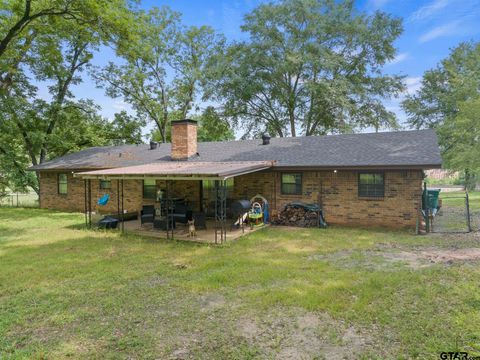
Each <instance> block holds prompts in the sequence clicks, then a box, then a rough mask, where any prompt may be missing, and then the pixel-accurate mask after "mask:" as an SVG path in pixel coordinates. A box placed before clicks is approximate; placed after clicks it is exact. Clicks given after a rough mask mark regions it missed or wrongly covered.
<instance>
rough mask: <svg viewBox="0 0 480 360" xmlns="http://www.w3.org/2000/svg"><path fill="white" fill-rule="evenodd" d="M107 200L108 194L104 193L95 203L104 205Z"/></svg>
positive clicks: (108, 198)
mask: <svg viewBox="0 0 480 360" xmlns="http://www.w3.org/2000/svg"><path fill="white" fill-rule="evenodd" d="M108 200H110V195H108V194H105V195H103V196H102V197H101V198H100V199H98V201H97V204H98V205H100V206H105V205H107V203H108Z"/></svg>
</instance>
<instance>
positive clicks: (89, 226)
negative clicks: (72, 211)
mask: <svg viewBox="0 0 480 360" xmlns="http://www.w3.org/2000/svg"><path fill="white" fill-rule="evenodd" d="M88 228H89V229H91V228H92V180H90V179H88Z"/></svg>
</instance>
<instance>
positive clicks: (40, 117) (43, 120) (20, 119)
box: [0, 0, 135, 191]
mask: <svg viewBox="0 0 480 360" xmlns="http://www.w3.org/2000/svg"><path fill="white" fill-rule="evenodd" d="M129 4H130V2H129V1H128V0H114V1H106V0H102V1H93V0H79V1H71V0H70V1H67V0H44V1H35V2H33V1H32V2H30V1H26V0H25V1H15V0H9V1H4V2H2V4H1V5H0V9H1V12H0V14H1V15H0V82H1V84H0V87H1V91H0V109H1V112H0V143H1V145H2V146H1V148H0V172H2V174H4V178H8V179H19V180H18V181H17V183H19V184H26V185H28V186H30V187H32V188H33V189H35V190H36V191H38V183H37V181H36V179H35V177H34V176H32V175H33V174H31V173H28V172H25V169H26V167H28V165H30V164H33V165H36V164H41V163H43V162H44V161H46V160H48V159H49V158H51V157H55V156H58V155H63V154H64V153H66V152H68V151H75V150H78V149H80V148H82V147H86V146H92V145H97V144H101V143H103V142H104V139H100V134H106V132H105V131H100V129H104V128H105V127H106V126H107V125H108V124H106V123H105V121H104V120H103V119H101V117H99V116H98V115H97V107H96V106H95V105H94V104H92V102H91V101H83V100H81V101H79V100H77V99H75V97H74V96H73V93H72V91H71V88H72V86H74V85H76V84H78V83H80V82H81V81H82V72H83V71H84V69H85V67H86V66H87V64H88V63H89V62H90V60H91V59H92V57H93V54H94V52H95V51H96V50H98V48H99V46H101V45H102V44H108V43H110V42H112V41H116V42H118V41H119V39H123V40H125V41H126V39H129V38H132V36H131V35H130V33H129V31H128V30H129V29H130V28H132V27H133V28H134V27H135V23H134V22H133V21H131V19H133V13H132V11H131V9H130V5H129ZM38 82H43V83H44V84H48V85H49V86H48V90H49V93H50V94H49V95H50V96H49V97H47V98H46V97H45V96H43V97H41V96H39V94H38V89H37V87H36V85H37V84H38ZM5 174H6V176H5Z"/></svg>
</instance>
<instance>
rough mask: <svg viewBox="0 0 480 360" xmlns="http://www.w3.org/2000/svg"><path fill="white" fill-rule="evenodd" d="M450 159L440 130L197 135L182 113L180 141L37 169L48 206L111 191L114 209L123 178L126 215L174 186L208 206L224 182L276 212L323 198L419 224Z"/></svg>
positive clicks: (339, 209) (401, 224)
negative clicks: (425, 188) (211, 138)
mask: <svg viewBox="0 0 480 360" xmlns="http://www.w3.org/2000/svg"><path fill="white" fill-rule="evenodd" d="M441 164H442V160H441V157H440V151H439V146H438V140H437V136H436V134H435V132H434V131H433V130H418V131H397V132H380V133H368V134H345V135H327V136H306V137H293V138H271V139H270V138H269V137H268V136H263V137H262V139H253V140H236V141H221V142H203V143H202V142H201V143H197V123H196V122H195V121H192V120H181V121H175V122H172V142H171V143H164V144H163V143H162V144H156V143H151V144H139V145H120V146H107V147H93V148H89V149H86V150H82V151H79V152H76V153H71V154H68V155H65V156H62V157H60V158H57V159H54V160H51V161H48V162H45V163H43V164H41V165H37V166H33V167H31V168H30V170H34V171H37V172H38V173H39V179H40V207H41V208H47V209H60V210H65V211H79V212H80V211H81V212H83V211H84V210H85V209H87V206H86V201H91V202H93V203H96V202H97V201H98V199H99V198H100V197H102V196H104V195H105V194H109V195H110V201H109V202H108V204H107V205H105V207H103V208H102V209H101V211H103V212H104V213H108V212H111V213H115V212H116V211H117V207H118V204H119V201H120V200H119V198H118V196H119V194H120V191H119V190H120V189H119V188H118V187H119V186H120V185H119V184H120V181H121V184H122V185H121V186H122V194H123V196H122V200H123V201H122V209H123V211H124V212H126V213H138V212H139V211H140V210H141V209H142V207H143V206H145V205H147V204H151V205H155V204H156V202H158V201H159V200H160V198H161V197H162V196H163V194H164V191H165V190H166V187H167V186H169V187H170V189H168V191H170V195H169V196H173V197H177V198H183V199H185V200H186V201H188V203H189V206H190V207H191V208H192V210H193V211H205V212H208V211H209V210H208V208H209V207H211V206H212V205H211V204H212V203H213V202H214V201H215V199H214V198H215V196H217V195H216V194H215V186H214V184H215V182H217V181H218V182H220V181H221V182H222V184H224V186H225V187H226V199H227V205H226V206H227V207H228V204H231V203H232V202H233V201H236V200H240V199H250V198H252V197H254V196H256V195H258V194H260V195H262V196H263V197H264V198H266V199H267V200H268V202H269V206H270V210H271V213H272V214H273V215H275V213H276V212H278V211H280V210H281V209H282V208H283V207H284V205H285V204H287V203H289V202H292V201H302V202H305V203H318V204H320V206H321V208H322V210H323V214H324V217H325V218H326V220H327V222H328V223H329V224H342V225H355V226H387V227H395V228H405V227H407V228H413V227H415V225H416V220H417V218H418V211H419V206H421V196H422V182H423V179H424V170H426V169H434V168H440V167H441ZM87 180H88V181H89V184H88V187H89V188H90V189H89V196H87V195H86V192H87V191H88V190H87ZM168 184H170V185H168Z"/></svg>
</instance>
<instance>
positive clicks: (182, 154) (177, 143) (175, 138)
mask: <svg viewBox="0 0 480 360" xmlns="http://www.w3.org/2000/svg"><path fill="white" fill-rule="evenodd" d="M196 154H197V122H196V121H195V120H188V119H186V120H177V121H172V154H171V155H172V160H187V159H188V158H189V157H192V156H194V155H196Z"/></svg>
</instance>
